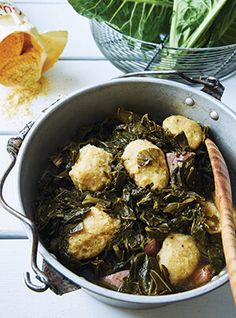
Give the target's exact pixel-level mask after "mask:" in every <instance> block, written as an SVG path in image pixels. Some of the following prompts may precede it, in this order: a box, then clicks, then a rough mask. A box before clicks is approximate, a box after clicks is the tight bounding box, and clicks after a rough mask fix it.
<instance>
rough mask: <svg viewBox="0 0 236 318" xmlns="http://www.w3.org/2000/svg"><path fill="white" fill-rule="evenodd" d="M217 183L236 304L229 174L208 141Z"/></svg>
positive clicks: (235, 253) (235, 242)
mask: <svg viewBox="0 0 236 318" xmlns="http://www.w3.org/2000/svg"><path fill="white" fill-rule="evenodd" d="M205 144H206V148H207V151H208V154H209V158H210V161H211V166H212V170H213V175H214V182H215V205H216V207H217V209H218V210H219V211H220V218H221V220H220V222H221V236H222V242H223V249H224V255H225V261H226V268H227V271H228V274H229V280H230V285H231V290H232V294H233V299H234V303H235V304H236V234H235V224H234V219H233V203H232V192H231V183H230V178H229V172H228V169H227V166H226V163H225V160H224V158H223V156H222V154H221V152H220V150H219V149H218V147H217V146H216V145H215V143H214V142H213V141H211V140H210V139H208V138H207V139H206V141H205Z"/></svg>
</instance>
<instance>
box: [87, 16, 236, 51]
mask: <svg viewBox="0 0 236 318" xmlns="http://www.w3.org/2000/svg"><path fill="white" fill-rule="evenodd" d="M90 21H91V24H95V23H96V24H99V25H105V26H106V27H108V28H109V29H112V30H113V31H115V32H117V33H119V34H120V35H122V36H123V37H125V38H127V39H130V40H133V41H137V42H139V43H142V44H146V45H152V46H155V47H156V48H159V49H164V48H165V49H170V50H176V51H177V50H181V51H186V52H206V51H216V50H222V51H223V50H226V49H235V51H236V43H234V44H228V45H223V46H214V47H203V48H184V47H174V46H168V45H165V44H163V43H155V42H148V41H143V40H140V39H136V38H134V37H132V36H129V35H126V34H124V33H122V32H121V31H120V30H118V29H116V28H115V26H113V25H111V24H110V23H109V22H106V21H101V22H100V21H97V20H95V19H91V20H90Z"/></svg>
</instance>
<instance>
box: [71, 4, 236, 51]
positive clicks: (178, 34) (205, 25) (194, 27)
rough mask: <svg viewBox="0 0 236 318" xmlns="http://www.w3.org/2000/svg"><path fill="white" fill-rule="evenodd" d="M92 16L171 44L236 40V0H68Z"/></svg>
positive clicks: (128, 32)
mask: <svg viewBox="0 0 236 318" xmlns="http://www.w3.org/2000/svg"><path fill="white" fill-rule="evenodd" d="M68 1H69V3H70V4H71V5H72V6H73V7H74V9H75V10H76V11H77V12H78V13H80V14H82V15H84V16H86V17H88V18H91V19H96V20H98V21H100V22H103V21H105V22H107V23H109V24H110V25H112V26H113V27H115V28H116V29H118V30H119V31H121V32H123V33H124V34H126V35H129V36H131V37H134V38H137V39H140V40H144V41H148V42H154V43H165V44H166V45H169V46H171V47H184V48H190V47H196V48H198V47H203V46H219V45H226V44H234V43H236V33H235V28H234V26H235V23H236V2H235V0H104V1H100V0H92V1H85V0H68Z"/></svg>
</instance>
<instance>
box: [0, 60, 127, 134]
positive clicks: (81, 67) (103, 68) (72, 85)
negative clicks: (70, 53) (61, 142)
mask: <svg viewBox="0 0 236 318" xmlns="http://www.w3.org/2000/svg"><path fill="white" fill-rule="evenodd" d="M120 74H121V72H120V71H119V70H118V69H117V68H116V67H114V66H113V65H112V64H111V63H110V62H108V61H58V62H57V64H56V65H55V66H54V67H53V68H52V69H51V70H49V71H48V73H47V75H46V76H47V77H48V80H49V83H50V89H49V91H48V93H47V95H45V96H44V95H42V96H39V97H38V98H37V99H35V100H34V101H33V103H32V114H31V115H30V116H19V115H16V116H13V117H12V118H9V117H7V116H6V114H5V113H4V111H3V107H1V109H0V134H4V133H8V134H9V133H10V132H11V133H12V134H14V133H16V132H17V131H18V130H20V129H22V128H23V127H24V125H25V124H26V123H27V122H28V121H30V120H32V119H35V118H36V117H37V116H38V115H39V113H40V112H41V111H42V110H43V109H45V108H47V107H48V106H50V105H51V104H52V103H54V102H55V101H56V100H58V99H59V98H63V97H65V96H67V95H68V94H70V93H72V92H74V91H76V90H78V89H80V88H82V87H85V86H89V85H95V84H98V83H101V82H103V81H108V80H110V79H111V78H113V77H116V76H118V75H120ZM8 93H9V89H8V88H5V87H3V86H0V105H3V104H4V100H5V98H6V95H7V94H8Z"/></svg>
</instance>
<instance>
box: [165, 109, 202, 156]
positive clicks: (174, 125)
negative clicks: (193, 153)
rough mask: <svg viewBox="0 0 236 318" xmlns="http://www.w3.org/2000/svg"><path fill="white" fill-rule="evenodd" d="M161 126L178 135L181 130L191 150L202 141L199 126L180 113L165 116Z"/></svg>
mask: <svg viewBox="0 0 236 318" xmlns="http://www.w3.org/2000/svg"><path fill="white" fill-rule="evenodd" d="M162 126H163V128H164V129H165V130H167V131H169V132H170V133H171V134H173V135H178V134H180V133H181V132H182V131H183V132H184V133H185V135H186V138H187V140H188V144H189V147H190V148H191V149H193V150H196V149H197V148H198V147H199V145H200V143H201V142H202V139H203V132H202V128H201V126H200V125H199V124H198V123H197V122H196V121H193V120H191V119H189V118H187V117H184V116H181V115H173V116H170V117H167V118H166V119H165V120H164V121H163V123H162Z"/></svg>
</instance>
